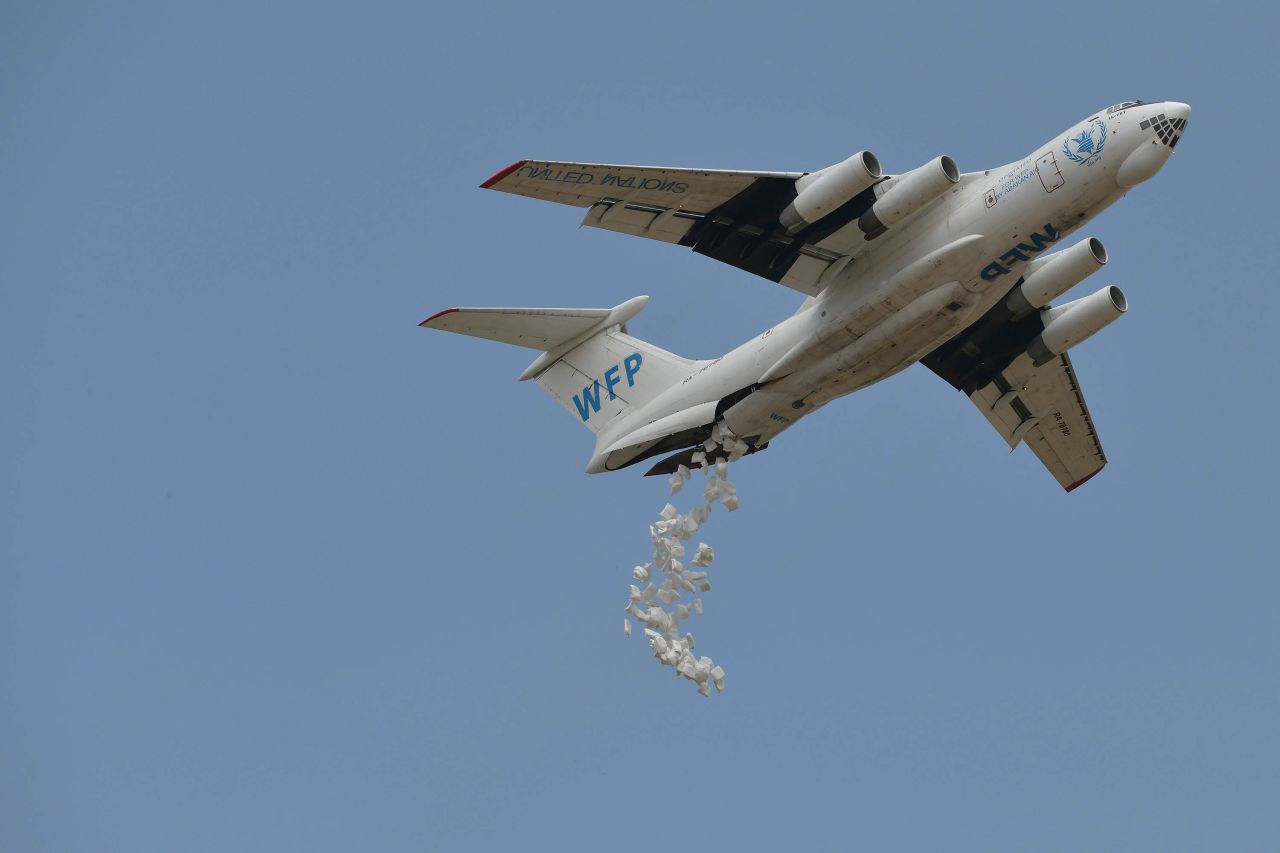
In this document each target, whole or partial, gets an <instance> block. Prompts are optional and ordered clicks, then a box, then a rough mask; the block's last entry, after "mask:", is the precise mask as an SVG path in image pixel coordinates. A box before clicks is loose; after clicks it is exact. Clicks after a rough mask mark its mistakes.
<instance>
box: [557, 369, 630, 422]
mask: <svg viewBox="0 0 1280 853" xmlns="http://www.w3.org/2000/svg"><path fill="white" fill-rule="evenodd" d="M643 363H644V358H643V357H642V356H641V355H640V353H638V352H633V353H631V355H629V356H627V357H626V358H624V359H623V360H622V361H621V363H619V364H615V365H613V366H612V367H610V368H609V369H608V370H606V371H605V372H604V387H605V392H606V393H607V394H608V395H609V399H610V400H616V399H617V398H618V395H617V394H615V393H614V391H613V389H614V388H616V387H618V386H619V385H621V384H622V376H620V375H619V373H622V374H625V375H626V377H627V387H628V388H630V387H631V386H633V385H635V384H636V374H637V373H639V372H640V365H641V364H643ZM573 405H574V406H575V407H576V408H577V410H578V415H579V416H580V417H581V418H582V419H583V420H584V421H585V420H587V418H589V417H591V413H592V412H599V411H600V380H599V379H597V380H596V381H595V382H593V383H591V384H590V385H588V386H587V387H586V388H583V389H582V393H581V394H574V395H573Z"/></svg>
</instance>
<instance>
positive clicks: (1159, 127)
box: [1142, 101, 1191, 149]
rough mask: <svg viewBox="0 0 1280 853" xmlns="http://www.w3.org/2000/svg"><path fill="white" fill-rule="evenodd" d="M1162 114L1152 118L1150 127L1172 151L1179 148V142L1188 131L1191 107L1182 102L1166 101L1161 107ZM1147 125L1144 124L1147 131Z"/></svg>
mask: <svg viewBox="0 0 1280 853" xmlns="http://www.w3.org/2000/svg"><path fill="white" fill-rule="evenodd" d="M1159 110H1160V112H1159V113H1157V114H1156V115H1155V116H1153V117H1152V118H1151V123H1150V125H1149V126H1150V127H1151V129H1152V130H1154V131H1155V133H1156V137H1157V138H1158V139H1159V140H1160V141H1161V142H1162V143H1164V144H1165V145H1167V146H1169V148H1170V149H1173V148H1177V147H1178V140H1180V139H1181V138H1182V134H1183V133H1184V132H1185V131H1186V129H1187V122H1188V121H1189V120H1190V119H1191V107H1190V106H1188V105H1187V104H1184V103H1182V102H1181V101H1165V102H1164V103H1162V104H1160V106H1159ZM1147 126H1148V125H1147V123H1146V122H1143V124H1142V127H1143V129H1144V130H1145V129H1146V127H1147Z"/></svg>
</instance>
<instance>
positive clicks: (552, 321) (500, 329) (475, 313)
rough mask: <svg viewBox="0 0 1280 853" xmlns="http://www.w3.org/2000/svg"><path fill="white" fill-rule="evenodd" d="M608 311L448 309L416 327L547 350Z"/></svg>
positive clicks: (586, 328)
mask: <svg viewBox="0 0 1280 853" xmlns="http://www.w3.org/2000/svg"><path fill="white" fill-rule="evenodd" d="M610 310H611V309H609V308H450V309H448V310H446V311H441V312H440V313H439V314H435V315H432V316H431V317H428V318H427V319H425V320H423V321H422V322H421V323H419V324H418V325H419V326H421V327H422V328H424V329H441V330H443V331H446V332H456V333H457V334H460V335H471V336H473V337H477V338H488V339H489V340H491V341H499V342H501V343H504V344H515V345H516V346H519V347H529V348H530V349H540V350H549V349H552V348H553V347H555V346H558V345H559V344H562V343H564V342H565V341H568V340H571V339H573V338H575V337H577V336H578V335H581V334H583V333H585V332H587V331H589V330H590V329H591V327H592V326H594V325H596V324H597V323H599V322H600V321H601V320H603V319H604V318H606V317H608V316H609V312H610Z"/></svg>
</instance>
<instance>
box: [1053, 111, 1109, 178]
mask: <svg viewBox="0 0 1280 853" xmlns="http://www.w3.org/2000/svg"><path fill="white" fill-rule="evenodd" d="M1095 133H1097V134H1098V135H1097V137H1096V138H1095V137H1094V134H1095ZM1106 144H1107V123H1106V122H1105V121H1103V120H1102V119H1097V120H1096V121H1094V123H1093V126H1092V127H1090V128H1089V129H1087V130H1083V131H1081V132H1080V133H1077V134H1076V135H1075V136H1068V137H1067V138H1066V141H1064V142H1063V143H1062V154H1063V156H1065V157H1066V158H1067V159H1068V160H1071V161H1073V162H1076V163H1082V164H1084V165H1086V166H1088V165H1090V164H1091V163H1093V162H1094V161H1095V160H1097V159H1098V157H1099V156H1101V155H1102V146H1104V145H1106Z"/></svg>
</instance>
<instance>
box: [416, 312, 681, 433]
mask: <svg viewBox="0 0 1280 853" xmlns="http://www.w3.org/2000/svg"><path fill="white" fill-rule="evenodd" d="M648 302H649V297H647V296H637V297H635V298H633V299H629V300H627V301H626V302H623V303H622V304H621V305H617V306H615V307H613V308H450V309H449V310H447V311H441V312H440V313H439V314H435V315H433V316H431V317H428V318H427V319H426V320H423V321H422V322H421V323H420V324H419V325H420V326H422V327H423V328H427V329H442V330H444V331H447V332H456V333H458V334H463V335H472V336H474V337H480V338H488V339H489V340H494V341H500V342H502V343H508V344H514V345H516V346H523V347H529V348H531V349H539V350H542V354H541V355H539V356H538V357H537V358H535V359H534V360H533V363H532V364H530V365H529V366H528V367H527V368H526V369H525V371H524V372H523V373H522V374H521V375H520V378H521V379H522V380H524V379H534V380H536V381H537V383H538V384H539V385H541V386H542V387H543V388H544V389H545V390H546V391H547V393H548V394H550V395H551V396H552V397H554V398H555V399H556V401H557V402H559V403H560V405H561V406H563V407H564V408H565V410H566V411H568V412H569V413H570V414H571V415H573V416H574V417H575V418H577V419H578V420H580V421H581V422H582V424H583V425H584V426H585V427H587V428H588V429H590V430H591V431H592V432H596V433H598V432H600V430H602V429H603V428H604V427H605V425H606V424H608V423H609V422H610V421H612V420H613V419H614V418H616V417H618V416H619V415H621V414H623V413H624V412H626V411H627V410H628V409H629V408H633V407H637V406H642V405H644V404H645V403H648V402H649V401H650V400H652V399H653V398H654V397H656V396H657V395H658V394H660V393H661V392H662V391H664V390H666V389H667V388H668V387H670V386H671V385H673V384H674V383H676V382H678V381H680V380H681V379H683V378H684V377H685V376H687V375H688V373H689V368H690V365H692V364H693V362H692V361H690V360H689V359H686V358H681V357H680V356H678V355H676V354H674V353H671V352H667V351H666V350H664V349H662V348H660V347H657V346H654V345H653V344H650V343H648V342H646V341H642V340H640V339H639V338H633V337H631V336H630V335H628V334H627V333H626V325H625V324H626V322H627V320H629V319H631V318H632V317H634V316H635V315H636V314H638V313H640V311H641V310H642V309H643V308H644V306H645V305H646V304H648Z"/></svg>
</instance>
